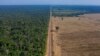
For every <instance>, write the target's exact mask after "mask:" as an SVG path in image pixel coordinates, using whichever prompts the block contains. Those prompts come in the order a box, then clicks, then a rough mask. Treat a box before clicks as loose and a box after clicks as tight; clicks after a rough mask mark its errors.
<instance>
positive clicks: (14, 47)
mask: <svg viewBox="0 0 100 56" xmlns="http://www.w3.org/2000/svg"><path fill="white" fill-rule="evenodd" d="M48 21H49V6H28V5H26V6H0V56H44V53H45V45H46V37H47V27H48Z"/></svg>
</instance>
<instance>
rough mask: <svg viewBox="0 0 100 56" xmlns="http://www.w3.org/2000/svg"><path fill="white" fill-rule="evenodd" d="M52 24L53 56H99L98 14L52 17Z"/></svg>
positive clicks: (99, 15) (99, 27)
mask: <svg viewBox="0 0 100 56" xmlns="http://www.w3.org/2000/svg"><path fill="white" fill-rule="evenodd" d="M52 24H53V25H52V26H53V54H54V56H100V14H85V15H81V16H79V17H63V20H62V18H61V17H52ZM56 27H59V29H58V30H57V29H56Z"/></svg>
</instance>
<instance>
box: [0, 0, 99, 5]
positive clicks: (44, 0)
mask: <svg viewBox="0 0 100 56" xmlns="http://www.w3.org/2000/svg"><path fill="white" fill-rule="evenodd" d="M0 5H100V1H99V0H0Z"/></svg>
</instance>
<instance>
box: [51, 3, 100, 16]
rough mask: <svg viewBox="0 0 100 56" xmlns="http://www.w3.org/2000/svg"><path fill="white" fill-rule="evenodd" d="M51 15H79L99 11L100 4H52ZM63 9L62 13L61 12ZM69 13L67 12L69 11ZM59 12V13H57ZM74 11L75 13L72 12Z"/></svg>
mask: <svg viewBox="0 0 100 56" xmlns="http://www.w3.org/2000/svg"><path fill="white" fill-rule="evenodd" d="M52 8H53V9H52V11H53V16H67V17H73V16H76V17H77V16H79V15H83V14H88V13H100V6H78V5H68V6H66V5H58V6H52ZM63 11H65V12H64V13H62V12H63ZM68 11H69V12H70V13H69V12H68ZM58 12H59V13H58ZM74 12H76V13H74Z"/></svg>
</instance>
